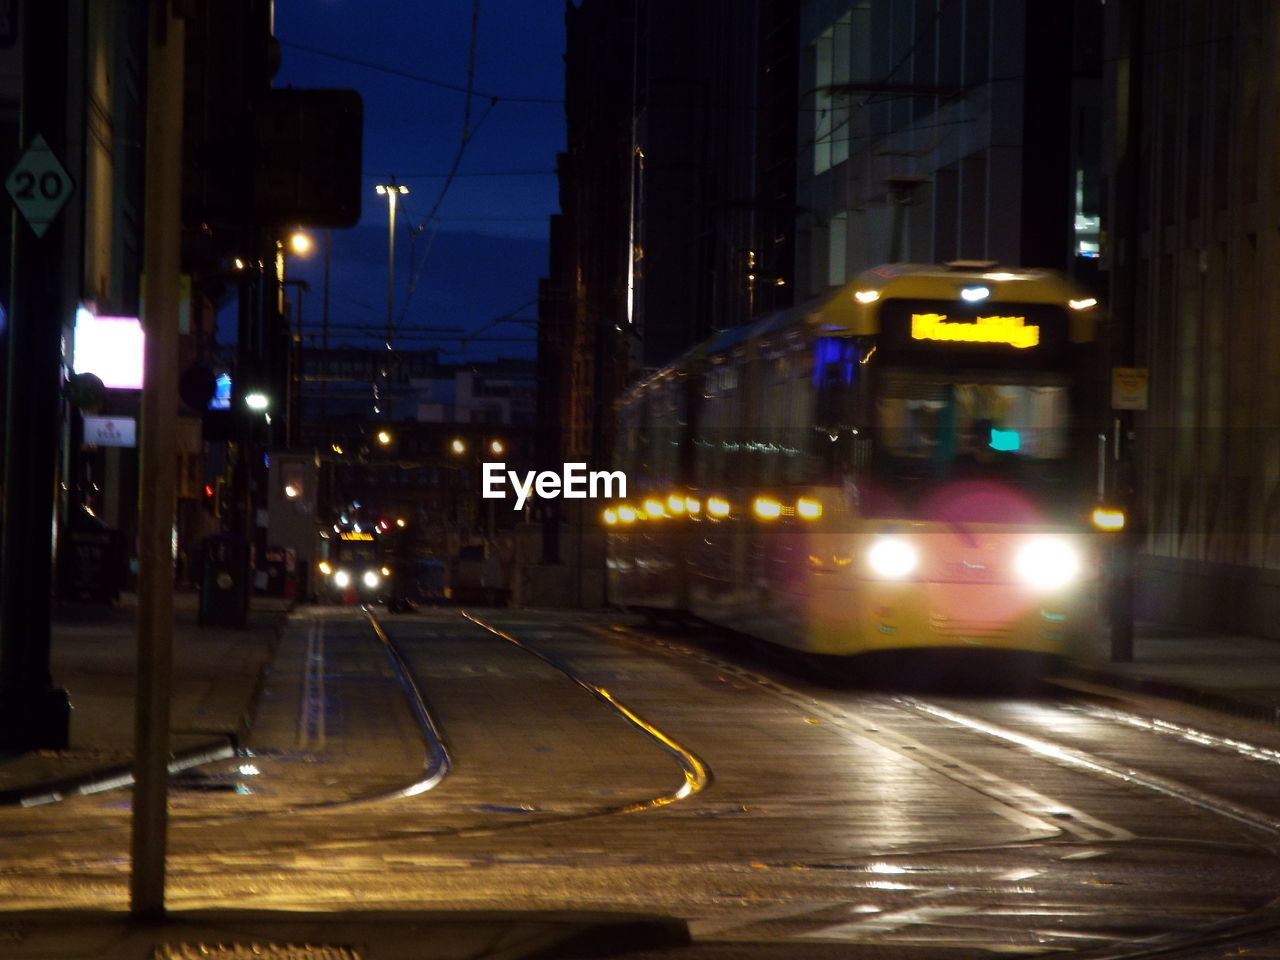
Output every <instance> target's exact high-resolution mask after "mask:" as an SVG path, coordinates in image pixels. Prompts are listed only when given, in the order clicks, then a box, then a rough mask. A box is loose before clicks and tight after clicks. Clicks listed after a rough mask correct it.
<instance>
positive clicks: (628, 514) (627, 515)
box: [618, 506, 636, 523]
mask: <svg viewBox="0 0 1280 960" xmlns="http://www.w3.org/2000/svg"><path fill="white" fill-rule="evenodd" d="M618 519H619V520H621V521H622V522H623V523H635V522H636V512H635V510H633V509H632V508H631V507H628V506H621V507H619V508H618Z"/></svg>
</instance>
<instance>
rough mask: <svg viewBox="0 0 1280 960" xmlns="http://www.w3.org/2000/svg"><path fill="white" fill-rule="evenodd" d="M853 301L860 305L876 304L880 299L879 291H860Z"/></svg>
mask: <svg viewBox="0 0 1280 960" xmlns="http://www.w3.org/2000/svg"><path fill="white" fill-rule="evenodd" d="M853 299H855V300H857V301H858V302H859V303H875V302H876V301H877V300H879V299H880V291H879V290H858V291H856V292H855V293H854V295H853Z"/></svg>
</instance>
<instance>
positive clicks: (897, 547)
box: [867, 537, 920, 580]
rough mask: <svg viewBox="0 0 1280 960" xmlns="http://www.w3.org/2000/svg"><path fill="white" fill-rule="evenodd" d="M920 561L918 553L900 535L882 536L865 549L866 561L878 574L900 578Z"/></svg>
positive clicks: (893, 578) (895, 578) (890, 577)
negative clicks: (869, 547)
mask: <svg viewBox="0 0 1280 960" xmlns="http://www.w3.org/2000/svg"><path fill="white" fill-rule="evenodd" d="M919 562H920V553H919V552H918V551H917V550H916V548H915V547H913V546H912V545H911V544H910V543H908V542H907V541H906V540H903V539H901V538H900V537H884V538H882V539H880V540H877V541H876V542H875V543H873V544H872V545H871V549H870V550H868V551H867V563H868V564H870V565H871V569H872V570H873V571H874V572H875V573H876V574H877V575H879V576H881V577H885V578H887V579H890V580H900V579H902V578H903V577H905V576H907V575H908V574H910V573H911V571H912V570H914V569H915V568H916V565H917V564H918V563H919Z"/></svg>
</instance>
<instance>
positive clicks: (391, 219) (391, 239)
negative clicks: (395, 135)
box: [387, 177, 396, 350]
mask: <svg viewBox="0 0 1280 960" xmlns="http://www.w3.org/2000/svg"><path fill="white" fill-rule="evenodd" d="M395 273H396V178H395V177H392V178H391V184H390V186H388V187H387V349H388V350H390V349H391V330H392V327H393V325H394V324H393V321H392V302H393V301H392V297H393V293H392V291H393V289H394V286H395Z"/></svg>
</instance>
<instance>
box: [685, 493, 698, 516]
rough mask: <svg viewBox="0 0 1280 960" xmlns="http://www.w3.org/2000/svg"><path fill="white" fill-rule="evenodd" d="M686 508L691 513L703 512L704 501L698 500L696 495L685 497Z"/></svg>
mask: <svg viewBox="0 0 1280 960" xmlns="http://www.w3.org/2000/svg"><path fill="white" fill-rule="evenodd" d="M684 508H685V510H686V511H688V512H689V513H701V512H702V501H701V500H698V499H697V498H696V497H685V498H684Z"/></svg>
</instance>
